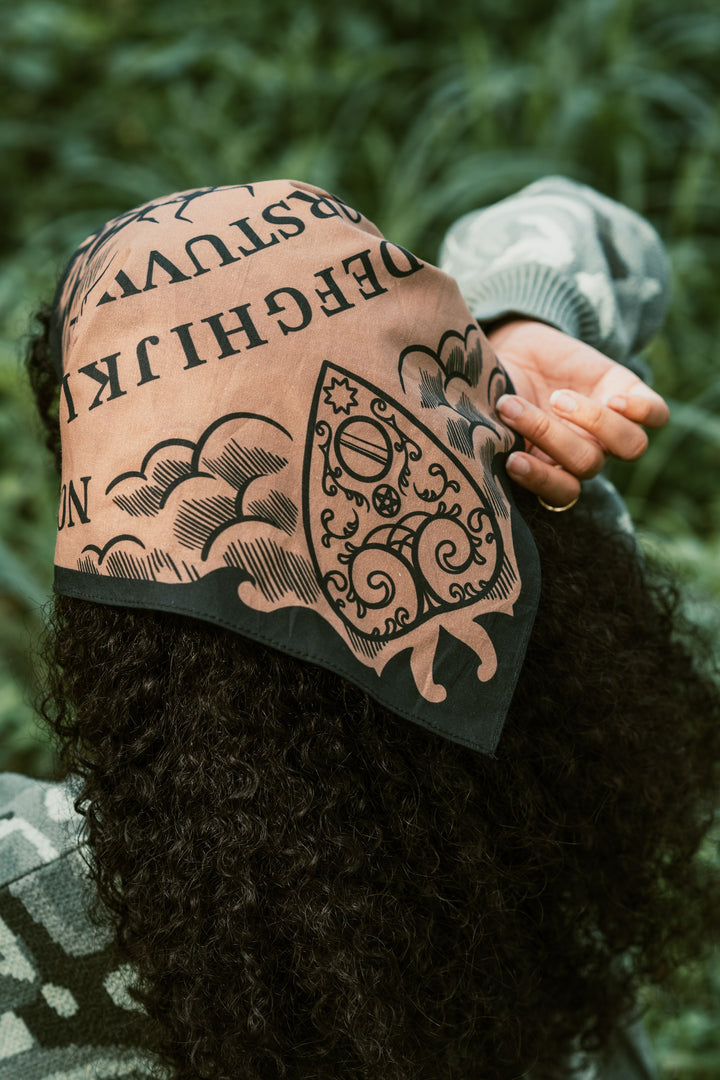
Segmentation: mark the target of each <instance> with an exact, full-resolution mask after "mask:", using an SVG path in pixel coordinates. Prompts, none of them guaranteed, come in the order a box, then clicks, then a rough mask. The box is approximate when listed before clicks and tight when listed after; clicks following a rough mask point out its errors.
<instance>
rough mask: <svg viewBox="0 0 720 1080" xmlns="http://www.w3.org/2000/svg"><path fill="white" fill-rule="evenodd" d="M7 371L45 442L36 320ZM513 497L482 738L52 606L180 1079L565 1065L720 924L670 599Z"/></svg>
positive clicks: (153, 618) (67, 718)
mask: <svg viewBox="0 0 720 1080" xmlns="http://www.w3.org/2000/svg"><path fill="white" fill-rule="evenodd" d="M46 322H47V320H46V318H45V326H46ZM28 371H29V374H30V378H31V380H32V383H33V387H34V389H35V393H36V396H37V398H38V407H39V410H40V413H41V415H42V416H43V417H44V418H45V419H46V422H47V425H48V440H49V445H50V446H51V447H53V448H54V450H55V452H56V455H57V450H58V446H57V432H56V427H53V424H56V421H55V420H54V417H55V408H54V404H53V402H54V401H55V399H56V398H57V385H56V383H55V380H54V377H53V375H52V372H51V369H50V365H49V361H48V350H47V341H46V339H45V336H44V333H43V332H41V334H40V335H38V337H36V338H35V339H34V340H33V342H32V343H31V346H30V349H29V352H28ZM56 460H57V456H56ZM518 498H519V502H520V504H521V508H522V512H523V514H524V516H525V519H526V521H527V522H528V524H529V526H530V527H531V529H532V532H533V535H534V537H535V541H536V544H537V546H538V549H539V552H540V557H541V562H542V566H543V574H544V577H543V586H542V595H541V603H540V607H539V611H538V615H537V621H536V624H535V628H534V631H533V634H532V639H531V642H530V646H529V650H528V654H527V658H526V661H525V664H524V667H523V670H522V673H521V677H520V680H519V683H518V686H517V691H516V693H515V696H514V699H513V702H512V706H511V709H510V713H509V716H508V718H507V722H506V727H505V730H504V733H503V736H502V739H501V742H500V745H499V748H498V751H497V754H496V756H495V757H494V758H493V757H487V756H482V755H479V754H476V753H474V752H473V751H471V750H468V749H466V748H464V747H461V746H458V745H456V744H454V743H450V742H448V741H446V740H444V739H442V738H440V737H438V736H437V735H435V734H434V733H432V732H429V731H426V730H424V729H422V728H420V727H418V726H416V725H413V724H410V723H408V722H406V721H404V720H401V719H399V718H397V717H396V716H394V715H393V714H392V713H390V712H389V711H388V710H386V709H385V708H382V707H381V706H379V705H377V704H376V703H374V702H373V701H372V700H371V699H370V698H369V697H368V696H367V695H366V694H365V693H364V692H363V691H361V690H359V689H357V688H356V687H354V686H351V685H349V684H348V683H346V682H345V681H343V680H342V679H340V678H338V677H337V676H335V675H333V674H331V673H328V672H326V671H323V670H320V669H318V668H315V667H312V666H310V665H308V664H305V663H303V662H301V661H298V660H295V659H293V658H291V657H288V656H284V655H280V654H278V653H277V652H275V651H273V650H272V649H270V648H267V647H264V646H262V645H259V644H256V643H254V642H252V641H247V640H244V639H243V638H241V637H239V636H238V635H236V634H233V633H231V632H230V631H227V630H224V629H221V628H219V627H215V626H212V625H209V624H205V623H201V622H199V621H196V620H192V619H188V618H186V617H181V616H177V615H173V614H167V613H160V612H152V611H137V610H128V609H123V608H119V607H111V606H100V605H96V604H93V603H90V602H86V601H80V600H77V599H71V598H68V597H63V596H57V597H56V598H55V605H54V615H53V617H52V621H51V624H50V627H49V636H48V641H47V646H46V659H47V662H48V666H49V686H48V689H47V693H46V696H45V699H44V704H43V712H44V715H45V717H46V719H47V721H48V722H49V723H50V725H51V727H52V728H53V729H54V731H55V732H56V734H57V736H58V740H59V747H60V753H61V762H62V767H63V769H64V773H65V774H67V773H73V774H76V775H78V776H79V778H80V781H79V782H80V794H79V797H78V801H77V807H78V809H79V810H80V812H81V813H83V814H84V815H85V818H86V825H87V831H88V839H89V845H90V849H91V852H92V874H93V878H94V881H95V883H96V885H97V890H98V894H99V896H100V898H101V900H102V902H103V904H104V905H105V907H106V908H107V909H108V910H109V911H110V912H111V913H112V915H113V918H114V921H115V925H116V927H117V942H118V946H119V948H120V949H121V951H122V953H123V955H124V956H125V957H126V958H127V959H128V960H129V961H130V962H131V963H132V964H133V965H134V967H135V969H136V971H137V988H136V990H135V994H136V997H137V999H138V1000H139V1001H140V1002H141V1003H142V1005H143V1006H144V1007H145V1009H146V1011H147V1013H148V1015H149V1017H150V1020H151V1033H150V1035H149V1040H150V1041H149V1045H150V1046H151V1047H152V1049H153V1050H154V1051H155V1053H156V1054H157V1056H158V1060H160V1061H161V1062H162V1063H164V1064H165V1065H166V1066H168V1067H169V1068H170V1071H171V1075H172V1076H173V1077H176V1078H177V1080H191V1078H192V1080H196V1078H199V1077H207V1078H210V1077H212V1078H213V1080H271V1078H272V1080H275V1078H281V1077H285V1078H287V1080H331V1078H332V1080H338V1078H339V1077H342V1078H343V1080H377V1078H378V1077H382V1078H383V1080H460V1078H463V1080H469V1078H482V1080H501V1078H502V1080H510V1078H515V1077H518V1076H520V1075H521V1074H522V1073H523V1072H525V1071H526V1070H528V1069H530V1068H532V1071H533V1077H534V1078H537V1080H545V1078H550V1077H557V1076H558V1075H559V1074H560V1073H561V1072H562V1069H563V1068H564V1066H565V1064H566V1062H567V1060H568V1057H569V1055H570V1054H571V1053H572V1051H573V1049H574V1048H576V1047H577V1045H579V1043H581V1044H582V1045H583V1047H584V1048H586V1049H588V1050H597V1049H599V1048H601V1047H604V1046H606V1045H607V1044H608V1041H609V1039H610V1038H611V1035H612V1033H613V1031H614V1030H615V1029H616V1027H617V1025H618V1024H619V1023H621V1022H622V1021H623V1020H624V1019H626V1018H627V1016H628V1015H630V1013H631V1012H632V1010H633V1008H634V1003H635V1000H636V995H637V991H638V988H639V987H640V986H641V985H643V984H647V983H661V982H662V981H663V980H664V979H666V977H667V975H668V972H669V971H670V970H671V969H672V968H673V966H674V965H676V964H677V963H679V962H680V961H682V960H684V959H686V958H689V957H692V956H695V955H697V953H698V952H699V951H700V950H701V949H702V947H703V945H705V944H706V943H708V942H711V941H715V940H718V938H719V937H720V881H719V880H718V876H717V874H715V873H714V872H713V871H712V869H711V868H710V867H709V865H708V864H707V863H706V862H703V861H702V860H699V859H697V858H696V857H695V856H696V853H697V850H698V846H699V844H700V842H701V840H702V839H703V837H704V836H705V834H706V832H707V830H708V827H709V825H710V823H711V821H712V818H713V812H714V807H715V798H716V792H717V779H718V762H719V761H720V696H719V694H718V688H717V685H716V682H715V680H714V678H713V677H712V676H711V675H710V674H709V673H708V671H707V668H706V666H705V664H704V663H701V662H700V661H699V660H698V659H697V649H696V647H695V645H694V644H693V645H692V647H690V646H688V644H686V643H685V638H684V637H682V636H681V635H679V633H678V626H679V617H678V614H677V608H678V601H677V597H676V595H675V592H674V590H673V589H671V588H670V587H668V586H666V585H663V584H658V583H655V584H652V583H651V581H650V573H649V571H648V569H647V567H646V566H645V565H644V563H643V562H642V560H640V559H639V558H638V557H637V554H636V552H635V551H634V550H633V549H632V547H631V545H630V544H629V542H628V541H627V538H624V537H623V536H622V535H621V534H619V533H616V532H615V533H614V532H613V531H611V530H608V529H607V528H603V527H601V526H600V525H599V524H598V522H597V521H595V520H593V518H592V517H590V516H589V515H586V514H584V513H583V512H582V509H581V504H579V505H578V507H577V508H576V509H575V510H574V511H573V512H572V513H568V514H561V515H555V514H548V513H546V512H545V511H543V510H541V509H539V507H538V505H537V502H536V501H535V500H534V499H533V498H532V497H527V496H526V494H525V493H523V492H520V493H519V496H518ZM578 1040H579V1042H578Z"/></svg>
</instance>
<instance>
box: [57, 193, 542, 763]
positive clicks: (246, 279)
mask: <svg viewBox="0 0 720 1080" xmlns="http://www.w3.org/2000/svg"><path fill="white" fill-rule="evenodd" d="M51 342H52V348H53V355H54V359H55V362H56V365H57V371H58V378H59V380H60V426H61V430H62V443H63V476H62V488H61V500H60V508H59V515H58V536H57V549H56V559H55V562H56V570H55V589H56V591H57V592H60V593H64V594H65V595H68V596H75V597H81V598H84V599H87V600H92V601H97V602H99V603H107V604H118V605H124V606H130V607H139V608H151V609H156V610H163V611H176V612H180V613H183V614H186V615H191V616H194V617H196V618H199V619H205V620H208V621H210V622H212V623H217V624H219V625H221V626H225V627H229V628H230V629H232V630H234V631H236V632H237V633H239V634H243V635H245V636H247V637H249V638H253V639H255V640H258V641H261V642H265V643H267V644H269V645H272V646H274V647H275V648H277V649H280V650H281V651H283V652H286V653H289V654H291V655H293V656H296V657H300V658H302V659H304V660H307V661H310V662H312V663H315V664H318V665H320V666H322V667H325V668H328V669H330V670H331V671H334V672H337V673H338V674H339V675H341V676H343V677H345V678H347V679H349V680H350V681H351V682H353V683H355V684H357V685H358V686H360V687H362V688H364V689H365V690H367V692H368V693H369V694H371V695H372V696H373V697H374V698H376V699H377V700H378V701H380V702H382V703H383V704H385V705H387V706H388V707H389V708H390V709H392V710H393V711H394V712H395V713H398V714H399V715H401V716H403V717H407V718H409V719H410V720H413V721H415V722H417V723H419V724H421V725H423V726H424V727H426V728H429V729H431V730H433V731H435V732H437V733H439V734H440V735H443V736H445V737H446V738H448V739H451V740H454V741H455V742H458V743H461V744H464V745H466V746H470V747H473V748H475V749H477V750H481V751H484V752H486V753H492V752H493V750H494V749H495V747H496V745H497V741H498V738H499V736H500V732H501V729H502V725H503V721H504V718H505V715H506V712H507V708H508V705H509V702H510V698H511V696H512V693H513V690H514V687H515V683H516V680H517V675H518V671H519V669H520V666H521V664H522V661H523V657H524V653H525V648H526V643H527V639H528V636H529V633H530V630H531V628H532V623H533V619H534V615H535V609H536V605H537V597H538V592H539V583H540V575H539V567H538V560H537V553H536V550H535V546H534V544H533V541H532V538H531V536H530V534H529V531H528V529H527V527H526V525H525V523H524V522H523V520H522V518H521V517H520V515H519V513H518V511H517V509H516V507H515V505H514V503H513V500H512V497H511V493H510V486H509V482H508V480H507V478H506V475H505V470H504V462H505V459H506V458H507V455H508V453H509V452H510V450H512V449H513V447H514V445H515V436H514V434H513V433H512V432H511V431H510V430H509V429H507V428H505V427H504V426H503V425H502V423H501V422H500V420H499V419H498V416H497V413H496V411H495V408H494V403H495V401H496V400H497V398H498V397H499V396H500V394H502V393H503V392H504V391H505V390H506V389H507V387H508V380H507V377H506V375H505V373H504V371H503V369H502V367H501V366H500V365H499V364H498V361H497V359H496V357H495V356H494V354H493V352H492V350H491V348H490V346H489V344H488V342H487V340H486V338H485V337H484V336H483V334H482V333H481V331H480V329H479V327H478V325H477V323H476V322H475V321H474V319H473V318H472V316H471V314H470V312H469V310H468V308H467V307H466V305H465V303H464V301H463V300H462V297H461V296H460V292H459V290H458V287H457V285H456V283H455V281H454V280H453V279H452V278H451V277H449V276H448V275H446V274H444V273H443V272H442V271H440V270H438V269H437V268H436V267H434V266H431V265H429V264H428V263H425V262H422V261H421V260H420V259H418V258H417V257H416V256H415V255H413V254H411V253H410V252H408V251H406V250H405V249H403V248H402V247H399V246H398V245H396V244H393V243H391V242H390V241H388V240H386V239H384V237H383V236H382V234H381V233H380V232H379V231H378V230H377V228H376V227H375V226H374V225H373V224H372V223H371V222H369V221H368V220H367V219H366V218H364V217H363V216H362V215H361V214H359V213H358V212H357V211H355V210H354V209H352V208H351V207H349V206H348V205H347V204H345V203H344V202H342V201H341V200H340V199H338V198H335V197H334V196H331V195H328V194H327V193H326V192H324V191H321V190H319V189H317V188H314V187H311V186H309V185H307V184H302V183H296V182H293V181H284V180H281V181H273V182H263V183H258V184H244V185H238V186H231V187H222V188H206V189H201V190H198V191H187V192H182V193H180V194H175V195H170V196H168V197H167V198H163V199H159V200H157V201H155V202H151V203H147V204H146V205H144V206H142V207H139V208H138V209H136V210H133V211H131V212H130V213H127V214H124V215H122V216H120V217H118V218H115V219H114V220H112V221H110V222H108V223H107V224H106V225H105V226H104V227H103V228H102V229H101V230H100V231H99V232H97V233H95V234H94V235H93V236H91V237H89V238H88V239H87V240H86V241H85V242H84V243H83V244H82V245H81V246H80V247H79V249H78V250H77V251H76V253H75V255H74V256H73V259H72V260H71V262H70V265H69V267H68V269H67V271H66V273H65V276H64V278H63V280H62V281H61V283H60V286H59V288H58V293H57V297H56V302H55V309H54V317H53V326H52V331H51Z"/></svg>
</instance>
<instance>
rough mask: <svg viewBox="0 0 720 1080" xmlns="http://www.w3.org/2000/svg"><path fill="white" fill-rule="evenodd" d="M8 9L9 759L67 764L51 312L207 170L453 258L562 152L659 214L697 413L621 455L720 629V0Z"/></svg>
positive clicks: (4, 673)
mask: <svg viewBox="0 0 720 1080" xmlns="http://www.w3.org/2000/svg"><path fill="white" fill-rule="evenodd" d="M2 15H3V31H2V36H1V40H0V83H1V86H2V98H1V101H2V105H1V106H0V110H1V111H0V175H1V178H2V179H1V181H0V200H2V202H1V209H0V245H1V249H2V250H1V258H2V275H1V278H0V459H1V461H2V466H3V467H2V470H1V472H0V768H6V769H7V768H10V769H14V770H16V771H21V772H26V773H30V774H33V775H36V776H42V777H45V776H51V775H52V768H53V765H52V755H51V751H50V749H49V747H48V745H47V742H46V740H45V739H44V737H43V734H42V732H41V731H40V730H39V729H38V727H37V725H36V721H35V719H34V712H33V708H32V704H31V701H32V696H33V694H34V693H35V686H36V683H37V680H38V679H39V678H40V679H41V677H42V673H41V672H38V671H37V670H36V668H35V663H34V661H33V659H32V641H33V639H34V638H35V637H36V636H37V634H38V632H39V629H40V627H41V624H42V605H43V603H44V602H45V601H46V599H47V597H48V594H49V588H50V580H51V564H52V549H53V543H54V512H55V511H54V504H55V493H56V484H55V481H54V478H53V475H52V470H51V467H50V462H49V458H48V457H47V455H46V453H45V451H44V450H43V449H42V448H41V446H40V444H39V438H38V434H39V427H38V424H37V423H36V421H35V419H34V416H33V411H32V405H31V402H30V397H29V393H28V391H27V389H26V388H25V386H24V383H23V380H22V375H21V369H20V362H19V357H20V355H21V352H22V342H23V338H25V337H26V335H27V331H28V325H29V317H30V313H31V311H32V310H33V308H34V307H35V306H36V304H37V302H38V301H39V300H40V299H41V298H49V297H50V296H51V295H52V289H53V283H54V280H55V278H56V276H57V274H58V272H59V271H60V269H61V268H62V265H63V263H64V260H65V258H66V257H67V255H68V254H69V252H70V250H71V249H72V248H73V247H74V245H75V244H76V243H77V242H78V241H79V240H80V239H82V238H83V237H84V236H85V235H86V234H87V233H88V232H90V231H92V230H93V229H94V228H96V227H97V225H98V224H100V223H101V222H102V221H104V220H105V219H106V218H108V217H111V216H113V215H114V214H116V213H118V212H119V211H122V210H125V209H127V208H129V207H130V206H132V205H134V204H136V203H138V202H141V201H144V200H146V199H149V198H151V197H154V196H157V195H160V194H164V193H167V192H169V191H173V190H178V189H182V188H188V187H195V186H203V185H208V184H223V183H235V182H244V181H249V180H258V179H263V178H268V177H277V176H289V177H294V178H297V179H303V180H308V181H311V182H313V183H316V184H319V185H321V186H323V187H326V188H329V189H330V190H332V191H334V192H336V193H338V194H340V195H342V196H343V197H344V198H345V199H347V200H348V201H349V202H351V203H354V204H356V205H357V206H359V207H360V208H361V209H362V210H363V211H364V212H365V213H366V214H367V215H368V216H369V217H371V218H372V219H374V220H375V221H376V222H377V224H378V225H379V226H380V228H382V229H383V231H385V232H387V233H388V234H389V235H390V236H391V237H392V238H393V239H394V240H396V241H398V242H400V243H402V244H404V245H406V246H409V247H411V248H413V249H414V250H416V251H417V252H418V253H419V254H420V255H421V256H424V257H426V258H429V259H433V258H434V257H435V254H436V250H437V245H438V242H439V240H440V238H441V236H442V234H443V232H444V230H445V228H446V227H447V226H448V225H449V223H450V222H451V221H452V220H453V219H454V218H455V217H457V216H458V215H459V214H460V213H462V212H464V211H466V210H469V209H471V208H473V207H475V206H478V205H483V204H486V203H489V202H492V201H494V200H496V199H498V198H500V197H502V196H504V195H507V194H509V193H510V192H512V191H514V190H516V189H517V188H519V187H521V186H523V185H524V184H526V183H528V182H530V181H531V180H534V179H537V178H538V177H540V176H542V175H544V174H547V173H549V172H560V173H564V174H566V175H569V176H572V177H575V178H576V179H579V180H582V181H585V182H587V183H590V184H592V185H593V186H595V187H596V188H598V189H599V190H601V191H603V192H605V193H606V194H608V195H611V196H613V197H614V198H617V199H620V200H621V201H623V202H625V203H627V204H628V205H630V206H632V207H634V208H635V209H637V210H639V211H640V212H641V213H643V214H644V215H646V216H647V217H648V218H649V219H650V220H651V221H652V222H653V224H655V226H656V227H657V228H658V229H659V231H660V233H661V234H662V236H663V238H664V239H665V241H666V244H667V246H668V250H669V252H670V256H671V260H672V264H673V268H674V284H673V301H672V308H671V312H670V316H669V318H668V321H667V325H666V328H665V330H664V331H663V333H662V334H661V335H660V336H658V338H657V339H656V340H655V341H654V342H653V344H652V345H651V346H650V348H649V349H648V350H647V354H646V355H647V359H648V361H649V362H650V364H651V366H652V368H653V369H654V372H655V385H656V387H657V388H658V389H659V390H660V391H661V392H662V393H663V394H664V395H665V396H666V397H667V398H668V399H669V400H670V402H671V406H672V411H673V418H672V422H671V424H670V426H669V427H668V428H666V429H665V430H664V431H662V432H659V433H656V434H655V435H654V436H653V437H652V440H651V446H650V449H649V451H648V452H647V454H646V455H645V457H644V458H643V459H642V460H641V462H640V463H639V464H637V465H633V466H625V465H622V466H621V465H618V464H616V465H614V466H613V469H612V476H613V479H614V480H615V482H616V483H617V484H618V486H619V487H620V488H621V490H622V491H623V493H624V494H625V496H626V498H627V501H628V503H629V505H630V509H631V511H632V513H633V515H634V517H635V520H636V522H638V524H639V526H640V529H641V536H642V541H643V544H644V545H645V547H646V548H647V550H649V551H651V552H652V553H654V554H655V555H659V556H660V557H661V558H662V559H664V560H665V561H667V562H669V563H671V564H672V565H673V566H674V567H675V568H676V569H677V571H678V572H679V573H680V575H681V576H682V578H683V579H684V581H685V583H686V587H687V590H688V607H689V609H690V611H691V613H692V615H693V616H694V617H695V618H696V619H697V620H699V621H701V622H702V623H704V624H705V625H706V626H707V627H708V628H709V629H710V630H711V632H712V633H714V634H715V635H716V640H717V641H718V642H720V615H719V614H718V610H719V608H720V605H719V604H718V600H719V599H720V491H719V489H718V485H717V476H718V466H719V465H720V347H719V345H718V340H719V336H720V335H719V332H720V304H719V303H718V298H719V296H720V189H719V188H718V176H719V175H720V97H719V95H718V89H719V87H720V6H719V5H718V3H717V0H704V2H703V0H692V2H691V3H684V4H678V3H676V2H675V0H568V2H565V3H548V2H547V0H545V2H539V0H513V2H512V3H508V4H506V5H503V4H500V3H492V4H491V3H490V2H489V0H479V2H476V3H470V2H469V0H454V2H453V4H452V5H451V6H448V8H447V12H446V11H445V9H444V5H441V4H438V3H437V2H436V0H396V2H391V0H365V2H359V0H358V2H356V0H346V2H345V3H344V4H343V5H342V8H340V7H337V8H336V9H335V10H333V9H332V8H331V7H330V5H320V4H318V3H315V2H313V0H306V2H305V3H301V4H299V3H297V2H293V0H254V2H252V3H242V2H239V3H235V2H232V0H204V2H203V3H202V4H196V3H184V2H182V0H155V2H154V3H153V4H152V5H150V4H147V3H141V2H140V0H94V2H93V3H92V4H91V3H89V2H85V0H66V2H63V3H60V2H53V0H17V2H16V3H15V4H14V5H12V6H10V4H9V3H7V0H6V3H5V5H4V6H3V11H2ZM710 857H713V858H715V857H716V856H715V855H713V854H711V856H710ZM649 1004H650V1013H649V1022H650V1025H651V1028H652V1032H653V1036H654V1039H655V1043H656V1047H657V1053H658V1058H659V1061H660V1064H661V1068H662V1076H663V1078H665V1080H669V1078H671V1077H677V1078H682V1080H693V1078H701V1077H702V1078H703V1080H707V1078H720V1030H719V1029H720V964H719V963H718V961H717V959H714V960H713V959H712V958H709V959H708V961H707V963H706V964H705V965H704V966H699V967H697V968H694V969H693V970H691V971H685V972H682V973H681V974H680V975H679V977H678V979H677V981H676V986H675V988H674V989H673V990H672V991H670V992H668V994H666V995H664V996H663V998H662V999H661V998H660V997H659V996H653V997H652V998H650V999H649Z"/></svg>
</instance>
